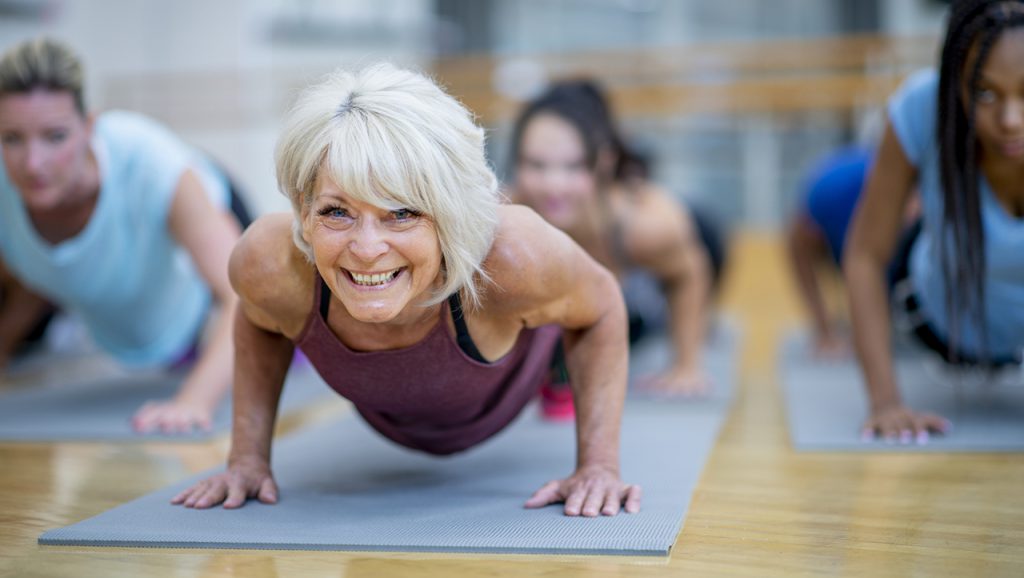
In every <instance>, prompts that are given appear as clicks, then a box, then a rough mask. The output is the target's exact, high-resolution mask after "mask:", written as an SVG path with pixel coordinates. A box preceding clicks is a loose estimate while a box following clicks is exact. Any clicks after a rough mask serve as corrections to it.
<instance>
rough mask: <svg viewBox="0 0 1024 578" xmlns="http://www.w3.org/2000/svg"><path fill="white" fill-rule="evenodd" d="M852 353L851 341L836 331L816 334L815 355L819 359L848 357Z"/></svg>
mask: <svg viewBox="0 0 1024 578" xmlns="http://www.w3.org/2000/svg"><path fill="white" fill-rule="evenodd" d="M850 353H851V348H850V343H849V341H847V340H846V339H844V338H843V337H841V336H839V335H838V334H837V333H835V332H834V331H828V332H826V333H819V334H817V335H815V336H814V357H816V358H818V359H846V358H847V357H849V356H850Z"/></svg>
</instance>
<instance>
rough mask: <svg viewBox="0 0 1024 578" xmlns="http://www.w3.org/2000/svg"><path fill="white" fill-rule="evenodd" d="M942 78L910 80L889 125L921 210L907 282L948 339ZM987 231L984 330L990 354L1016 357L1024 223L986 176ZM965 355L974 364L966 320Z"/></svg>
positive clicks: (1022, 317) (1022, 313)
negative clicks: (942, 243)
mask: <svg viewBox="0 0 1024 578" xmlns="http://www.w3.org/2000/svg"><path fill="white" fill-rule="evenodd" d="M938 84H939V78H938V74H937V73H936V72H935V71H933V70H927V71H921V72H918V73H916V74H914V75H913V76H911V77H910V78H909V79H907V81H906V82H905V83H904V85H903V87H902V88H901V89H900V90H899V91H898V92H897V93H896V94H895V95H894V96H893V97H892V99H890V101H889V122H890V124H891V125H892V127H893V130H894V132H895V133H896V136H897V137H898V139H899V141H900V145H901V146H902V147H903V151H904V152H905V153H906V155H907V158H908V159H909V160H910V162H911V163H912V164H913V165H914V166H915V167H917V170H918V185H919V187H920V191H921V201H922V205H923V209H924V214H923V217H922V218H923V225H924V227H923V229H922V232H921V237H920V238H919V239H918V240H917V242H916V243H915V244H914V247H913V249H912V252H911V255H910V275H911V281H912V283H913V285H914V290H915V292H916V293H917V295H918V297H919V299H920V301H921V306H922V308H923V311H924V314H925V316H926V318H927V319H928V321H929V322H930V324H931V325H932V326H933V327H934V328H935V329H936V330H937V331H938V332H939V333H940V334H941V335H942V336H948V335H949V320H948V319H947V315H946V301H945V296H946V287H945V285H944V283H943V279H942V263H941V261H940V256H939V243H938V240H939V234H940V230H941V227H942V206H943V201H942V183H941V176H940V172H939V146H938V139H937V137H936V130H937V127H936V125H937V123H938V120H937V116H936V115H937V109H938ZM1020 186H1021V187H1022V188H1024V183H1020ZM979 187H980V193H981V219H982V227H983V228H984V231H985V259H986V264H987V268H986V270H985V295H984V299H985V315H984V318H985V323H986V325H987V329H988V343H989V355H990V356H992V357H997V358H1006V357H1017V356H1019V355H1020V354H1021V350H1022V348H1024V220H1022V219H1017V218H1014V217H1013V216H1012V215H1010V214H1009V213H1007V212H1006V210H1005V209H1004V208H1003V206H1002V205H1000V204H999V201H998V200H997V199H996V197H995V195H994V193H993V192H992V188H991V187H990V186H989V184H988V182H987V181H986V180H985V178H984V176H982V178H981V182H980V183H979ZM961 320H962V321H961V324H960V326H961V327H960V349H962V351H963V353H967V354H969V355H971V356H974V357H977V356H979V355H981V354H982V352H981V351H980V333H979V331H978V328H977V327H975V326H974V324H973V323H971V322H970V320H969V319H967V318H966V317H964V316H961Z"/></svg>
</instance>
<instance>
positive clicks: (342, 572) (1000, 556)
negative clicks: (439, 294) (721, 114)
mask: <svg viewBox="0 0 1024 578" xmlns="http://www.w3.org/2000/svg"><path fill="white" fill-rule="evenodd" d="M782 271H784V262H783V259H782V254H781V249H780V244H779V242H778V239H777V238H776V237H773V236H768V235H758V234H753V233H748V234H745V235H742V236H741V237H740V238H739V239H738V243H737V247H736V251H735V253H734V267H733V270H732V271H731V273H730V275H731V277H730V279H729V280H728V286H727V290H726V295H725V298H724V304H725V306H726V307H727V308H728V309H729V310H730V311H732V312H733V313H734V314H736V315H737V316H738V317H740V319H741V320H742V321H743V322H744V324H745V326H746V329H747V344H746V348H745V352H744V355H743V359H742V367H743V370H742V376H743V380H742V385H741V388H740V394H739V397H738V400H737V403H736V406H735V408H734V410H733V413H732V415H731V416H730V419H729V421H728V423H727V425H726V427H725V429H724V431H723V433H722V436H721V438H720V439H719V441H718V444H717V446H716V448H715V450H714V452H713V454H712V457H711V459H710V462H709V463H708V465H707V467H706V469H705V472H704V476H703V479H702V481H701V483H700V486H699V488H698V489H697V492H696V494H695V495H694V498H693V504H692V507H691V509H690V513H689V516H688V517H687V519H686V524H685V527H684V529H683V531H682V533H681V534H680V535H679V539H678V542H677V543H676V546H675V549H674V550H673V552H672V556H671V558H670V559H668V560H653V561H652V560H645V559H625V560H623V559H617V558H612V557H592V558H554V557H536V556H479V555H473V556H469V555H466V556H453V555H423V554H415V555H413V554H405V555H403V554H377V553H373V554H363V553H323V552H309V553H307V552H268V551H229V550H210V551H194V550H156V549H148V550H142V549H99V548H62V547H45V548H44V547H40V546H38V545H37V544H36V538H37V537H38V535H39V534H40V533H42V532H43V531H45V530H47V529H51V528H54V527H57V526H62V525H65V524H68V523H71V522H75V521H78V520H81V519H83V518H86V517H89V516H92V515H94V514H98V513H100V512H102V511H104V510H106V509H108V508H111V507H113V506H116V505H117V504H120V503H122V502H125V501H127V500H130V499H132V498H135V497H137V496H140V495H142V494H145V493H147V492H149V491H152V490H155V489H157V488H160V487H162V486H164V485H166V484H168V483H170V482H173V481H176V480H178V479H180V478H182V477H184V476H186V475H187V474H190V473H193V472H197V471H200V470H202V469H204V468H207V467H211V466H213V465H216V464H219V463H220V462H221V461H222V460H223V457H224V454H225V451H226V442H225V441H220V442H217V443H212V444H208V445H201V446H191V447H181V446H172V445H128V444H122V445H114V444H35V445H33V444H22V445H0V576H19V577H21V576H76V577H78V576H102V577H104V578H113V577H119V576H125V577H129V576H130V577H137V576H147V577H151V576H152V577H157V576H173V577H176V578H184V577H191V576H245V577H247V578H270V577H277V576H281V577H285V576H331V577H342V576H344V577H346V578H357V577H364V576H365V577H371V576H372V577H379V576H439V577H440V576H443V577H446V578H447V577H455V578H457V577H462V576H466V577H469V576H473V577H477V576H499V575H500V576H505V575H525V576H598V577H600V576H684V575H685V576H715V575H728V576H757V577H766V576H787V577H790V576H802V575H849V576H958V577H959V576H1022V575H1024V458H1022V456H1020V455H948V456H946V455H934V454H929V455H838V454H837V455H829V454H795V453H793V452H792V451H791V450H790V449H789V447H788V444H787V439H786V431H785V424H784V421H783V414H782V407H781V404H780V395H779V392H778V389H777V383H776V380H775V371H774V360H773V358H774V349H775V345H776V342H777V339H778V336H779V334H780V331H781V330H782V329H784V328H785V326H787V325H789V324H792V323H794V322H796V321H797V320H798V318H799V313H798V310H797V307H796V305H795V303H794V301H793V294H792V289H791V287H790V285H789V281H788V279H787V278H785V277H784V276H783V275H782V274H781V272H782ZM319 417H321V416H311V417H310V418H309V419H317V418H319ZM293 425H294V424H293ZM525 491H529V488H524V492H525Z"/></svg>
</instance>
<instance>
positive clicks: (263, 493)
mask: <svg viewBox="0 0 1024 578" xmlns="http://www.w3.org/2000/svg"><path fill="white" fill-rule="evenodd" d="M277 494H278V490H277V483H276V482H274V476H273V475H272V474H271V473H270V466H269V465H268V464H267V463H266V462H265V461H262V460H247V461H243V462H237V463H231V464H229V465H228V469H227V471H225V472H222V473H220V474H217V475H216V476H213V477H211V478H207V479H205V480H203V481H201V482H199V483H197V484H195V485H193V486H192V487H190V488H189V489H187V490H185V491H183V492H181V493H180V494H178V495H177V496H174V498H173V499H172V500H171V504H174V505H180V506H185V507H186V508H196V509H198V510H203V509H206V508H212V507H213V506H216V505H218V504H221V503H223V504H224V507H225V508H228V509H234V508H240V507H242V505H243V504H245V502H246V500H248V499H250V498H255V499H258V500H259V501H260V502H263V503H264V504H276V503H277Z"/></svg>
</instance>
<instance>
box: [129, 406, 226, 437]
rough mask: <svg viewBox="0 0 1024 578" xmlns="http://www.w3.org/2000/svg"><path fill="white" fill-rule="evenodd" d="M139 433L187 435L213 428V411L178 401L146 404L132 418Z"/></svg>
mask: <svg viewBox="0 0 1024 578" xmlns="http://www.w3.org/2000/svg"><path fill="white" fill-rule="evenodd" d="M132 427H133V428H134V429H135V431H137V432H139V433H156V432H159V433H164V434H187V433H191V432H193V431H195V430H199V431H203V432H208V431H210V430H211V429H212V428H213V409H212V408H211V407H209V405H208V404H202V403H192V402H187V401H181V400H178V399H169V400H159V401H157V400H154V401H149V402H146V404H145V405H143V406H142V407H141V408H139V411H137V412H136V413H135V416H134V417H132Z"/></svg>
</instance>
